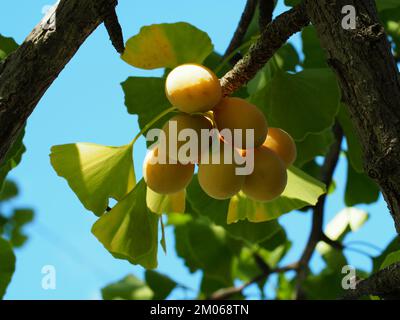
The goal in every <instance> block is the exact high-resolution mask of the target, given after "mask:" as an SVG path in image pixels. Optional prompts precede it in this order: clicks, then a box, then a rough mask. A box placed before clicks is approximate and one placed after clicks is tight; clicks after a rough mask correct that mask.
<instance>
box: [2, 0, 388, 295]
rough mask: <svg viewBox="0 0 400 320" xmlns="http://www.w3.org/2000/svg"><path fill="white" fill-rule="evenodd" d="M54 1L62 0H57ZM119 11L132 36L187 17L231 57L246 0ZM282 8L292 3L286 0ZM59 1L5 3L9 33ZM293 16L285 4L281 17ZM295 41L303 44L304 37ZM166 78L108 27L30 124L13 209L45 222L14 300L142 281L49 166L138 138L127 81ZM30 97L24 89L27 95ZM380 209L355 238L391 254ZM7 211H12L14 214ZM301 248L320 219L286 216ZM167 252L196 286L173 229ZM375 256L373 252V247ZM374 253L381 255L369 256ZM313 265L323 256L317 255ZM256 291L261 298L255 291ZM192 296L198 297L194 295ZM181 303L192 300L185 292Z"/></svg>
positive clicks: (22, 255)
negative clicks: (146, 67) (53, 275)
mask: <svg viewBox="0 0 400 320" xmlns="http://www.w3.org/2000/svg"><path fill="white" fill-rule="evenodd" d="M54 1H55V0H54ZM119 2H120V5H119V6H118V15H119V18H120V22H121V25H122V27H123V30H124V35H125V38H128V37H130V36H132V35H134V34H136V33H137V32H138V31H139V29H140V27H141V26H143V25H149V24H153V23H162V22H177V21H186V22H190V23H191V24H193V25H195V26H196V27H198V28H200V29H202V30H204V31H206V32H207V33H208V34H209V35H210V37H211V39H212V40H213V42H214V45H215V47H216V49H217V50H218V51H220V52H221V51H223V50H224V49H225V48H226V46H227V44H228V41H229V39H230V36H231V35H232V33H233V31H234V29H235V27H236V24H237V21H238V19H239V17H240V14H241V11H242V9H243V5H244V2H245V1H243V0H221V1H215V0H214V1H211V0H204V1H182V0H170V1H164V0H147V1H130V0H120V1H119ZM279 2H280V3H281V2H283V1H279ZM50 4H52V1H51V0H13V1H7V2H4V3H3V4H2V6H1V7H2V10H1V13H0V33H2V34H3V35H5V36H12V37H14V38H15V39H16V40H17V42H19V43H21V42H22V41H23V39H24V38H25V37H26V36H27V35H28V33H29V32H30V31H31V29H32V28H33V27H34V26H35V25H36V24H37V23H38V21H39V20H40V19H41V17H42V9H43V7H44V6H46V5H50ZM282 10H284V7H283V6H282V5H279V8H278V10H277V12H280V11H282ZM221 13H224V14H221ZM293 42H294V44H298V41H296V39H294V40H293ZM132 75H135V76H144V75H146V76H149V75H150V76H151V75H159V71H146V72H144V71H141V70H138V69H135V68H132V67H131V66H129V65H127V64H125V63H124V62H123V61H122V60H121V59H120V58H119V56H118V55H117V54H116V53H115V51H114V49H113V48H112V46H111V44H110V42H109V40H108V35H107V33H106V31H105V29H104V27H103V26H100V27H99V28H98V29H97V30H96V31H95V32H94V34H93V35H92V36H91V37H90V38H89V39H88V40H87V41H86V42H85V44H84V45H83V46H82V48H81V49H80V50H79V52H78V53H77V54H76V56H75V57H74V58H73V59H72V61H71V62H70V63H69V64H68V65H67V66H66V68H65V70H64V71H63V72H62V73H61V75H60V76H59V78H58V79H57V80H56V81H55V82H54V84H53V85H52V86H51V88H50V89H49V90H48V92H47V93H46V94H45V96H44V97H43V99H42V100H41V101H40V103H39V105H38V107H37V108H36V110H35V111H34V113H33V115H32V116H31V117H30V119H29V121H28V125H27V130H26V136H25V140H24V141H25V144H26V145H27V149H28V150H27V152H26V154H25V155H24V158H23V162H22V164H21V165H20V166H19V167H17V168H16V169H15V170H14V171H13V172H12V173H11V175H10V178H11V179H13V180H15V181H16V182H17V183H18V185H19V187H20V190H21V195H20V197H18V198H17V199H16V200H14V201H13V202H12V203H11V204H10V207H13V206H22V207H25V206H28V207H33V208H34V209H35V213H36V218H35V221H34V223H33V224H32V225H30V226H29V227H28V228H27V230H26V231H27V233H28V234H29V242H28V243H27V244H26V245H25V247H23V248H22V249H20V250H18V251H17V270H16V273H15V274H14V278H13V281H12V283H11V285H10V287H9V289H8V292H7V294H6V296H5V298H6V299H97V298H99V297H100V288H101V287H103V286H105V285H106V284H108V283H110V282H113V281H116V280H119V279H120V278H122V277H124V276H125V275H126V274H128V273H133V274H135V275H137V276H142V274H143V269H142V268H140V267H137V266H132V265H130V264H129V263H127V262H125V261H121V260H116V259H114V258H113V257H112V256H111V255H110V254H109V253H108V252H107V251H106V250H105V249H104V248H103V246H102V245H101V244H100V243H99V242H98V241H97V240H96V239H95V237H94V236H93V235H92V234H91V232H90V229H91V226H92V224H93V223H94V222H95V220H96V217H95V216H94V215H93V214H92V213H90V212H87V211H86V210H85V209H84V208H83V206H82V205H81V204H80V202H79V201H78V199H77V198H76V196H75V195H74V194H73V192H72V191H71V190H70V189H69V187H68V186H67V183H66V182H65V180H63V179H60V178H59V177H57V175H56V174H55V172H54V171H53V169H52V168H51V166H50V162H49V157H48V154H49V151H50V148H51V146H53V145H57V144H64V143H70V142H94V143H99V144H104V145H122V144H125V143H127V142H129V141H130V140H131V139H132V137H133V136H134V135H135V134H136V133H137V132H138V126H137V121H136V120H137V119H136V117H135V116H132V115H128V114H127V112H126V110H125V107H124V97H123V92H122V89H121V86H120V83H121V82H122V81H124V80H125V79H126V78H127V77H128V76H132ZM22 94H23V93H22ZM144 154H145V147H144V143H143V141H141V142H140V144H138V145H137V146H136V147H135V166H136V168H137V169H136V171H137V173H138V175H139V173H140V170H139V169H140V168H141V162H142V159H143V157H144ZM345 176H346V165H345V161H343V160H342V161H340V164H339V167H338V170H337V173H336V175H335V179H336V180H337V181H340V182H343V181H345ZM343 192H344V190H343V186H342V183H341V184H339V187H338V188H337V190H336V192H335V194H334V195H333V196H332V197H330V198H329V200H328V204H327V218H326V221H329V220H330V219H331V218H332V217H333V216H334V215H335V214H336V213H337V212H339V211H340V210H341V209H343V208H344V203H343V200H342V199H343ZM360 208H362V209H366V210H367V211H368V212H370V213H371V218H370V220H369V221H368V222H367V223H366V225H365V227H363V228H362V229H361V230H360V231H359V232H357V233H356V234H354V235H352V236H350V237H349V241H350V240H351V239H357V240H365V241H369V242H372V243H374V244H376V245H377V246H379V247H381V248H384V247H385V246H386V244H387V243H388V242H389V241H390V240H391V239H392V238H393V237H394V235H395V231H394V227H393V222H392V220H391V218H390V215H389V213H388V210H387V208H386V205H385V203H384V201H383V200H382V199H380V201H379V202H377V203H376V204H374V205H372V206H368V207H367V206H360ZM5 209H7V208H5ZM281 222H282V223H283V224H284V225H285V227H286V228H287V230H288V234H289V238H290V239H291V240H292V241H293V247H292V250H291V252H290V253H289V255H288V257H287V258H286V259H285V261H284V262H293V261H295V260H296V259H297V258H298V256H299V254H300V252H301V250H302V248H303V247H304V244H305V242H306V240H307V237H308V234H309V230H310V225H311V215H310V214H304V213H297V212H295V213H291V214H289V215H286V216H284V217H283V218H281ZM167 236H168V238H167V243H168V247H169V250H168V255H167V256H165V255H164V254H163V253H160V254H159V269H158V270H159V271H160V272H163V273H166V274H168V275H170V276H171V277H172V278H174V279H176V280H178V281H179V282H180V283H185V284H186V285H187V286H189V287H191V288H194V289H195V288H197V287H198V284H199V280H200V278H201V274H200V273H195V274H190V273H189V272H188V271H187V270H186V268H185V267H184V264H183V261H182V260H181V259H179V258H178V257H177V256H176V255H175V253H174V248H173V247H174V243H173V236H172V232H171V230H169V229H168V230H167ZM366 251H368V249H366ZM370 252H371V253H373V251H370ZM348 258H349V260H350V263H352V264H353V265H355V266H359V267H363V269H367V270H369V269H370V267H371V264H370V260H369V259H368V258H366V257H364V256H362V255H360V254H357V253H351V254H349V255H348ZM45 265H53V266H54V267H55V268H56V271H57V288H56V290H43V289H42V287H41V280H42V276H43V275H42V274H41V269H42V267H43V266H45ZM312 265H313V267H314V268H316V269H318V268H320V267H321V260H320V258H319V257H318V256H317V255H314V258H313V260H312ZM249 290H250V291H249V292H250V293H252V292H254V290H252V289H251V288H250V289H249ZM188 296H189V297H193V296H194V295H193V293H190V292H189V293H188ZM171 297H172V298H179V297H182V298H184V297H185V293H184V292H182V291H179V290H176V291H175V292H173V294H172V296H171Z"/></svg>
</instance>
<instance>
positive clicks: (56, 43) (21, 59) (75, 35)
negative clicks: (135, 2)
mask: <svg viewBox="0 0 400 320" xmlns="http://www.w3.org/2000/svg"><path fill="white" fill-rule="evenodd" d="M116 5H117V0H61V1H60V2H59V4H58V5H57V6H55V7H54V8H53V9H52V10H51V11H50V12H49V13H48V14H47V15H46V17H45V18H44V19H43V20H42V21H41V22H40V23H39V24H38V25H37V26H36V27H35V28H34V29H33V31H32V32H31V34H30V35H28V37H27V38H26V40H25V41H24V43H23V44H22V45H21V46H20V47H19V48H18V49H17V50H16V51H15V52H13V53H12V54H11V55H10V56H9V57H7V59H6V60H4V61H3V63H1V65H0V163H1V162H2V161H3V160H4V157H5V154H6V153H7V151H8V150H9V148H10V146H11V145H12V144H13V143H14V141H15V139H16V137H17V136H18V134H19V132H20V130H21V129H22V128H23V127H24V125H25V123H26V120H27V119H28V117H29V115H30V114H31V113H32V111H33V110H34V108H35V107H36V105H37V103H38V102H39V100H40V99H41V97H42V96H43V94H44V93H45V92H46V90H47V89H48V88H49V86H50V85H51V84H52V83H53V81H54V80H55V79H56V78H57V76H58V75H59V73H60V72H61V70H62V69H63V68H64V67H65V65H66V64H67V63H68V62H69V61H70V59H71V58H72V57H73V56H74V54H75V53H76V51H77V50H78V48H79V47H80V46H81V45H82V43H83V42H84V41H85V40H86V38H87V37H88V36H89V35H90V34H91V33H92V32H93V31H94V30H95V29H96V28H97V27H98V26H99V25H100V24H101V23H102V22H103V21H104V19H105V18H106V17H109V16H110V12H112V11H113V10H114V8H115V6H116ZM119 45H120V44H119ZM119 49H121V48H119Z"/></svg>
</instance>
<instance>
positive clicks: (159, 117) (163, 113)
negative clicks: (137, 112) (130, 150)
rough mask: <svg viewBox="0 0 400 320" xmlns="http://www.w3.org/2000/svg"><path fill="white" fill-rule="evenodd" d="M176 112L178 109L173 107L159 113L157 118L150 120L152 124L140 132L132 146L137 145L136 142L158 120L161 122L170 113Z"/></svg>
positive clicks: (148, 124)
mask: <svg viewBox="0 0 400 320" xmlns="http://www.w3.org/2000/svg"><path fill="white" fill-rule="evenodd" d="M175 110H176V107H171V108H168V109H166V110H164V111H163V112H161V113H159V114H158V115H157V116H155V117H154V118H153V119H151V120H150V122H148V123H147V124H146V125H145V126H144V127H143V129H142V130H140V132H139V133H138V134H137V135H136V136H135V138H134V139H133V140H132V142H131V144H132V145H133V144H135V142H136V141H137V140H138V139H139V138H140V136H141V135H142V134H144V133H145V132H146V131H147V130H149V129H150V128H151V127H152V126H153V125H154V124H155V123H156V122H157V121H158V120H160V119H161V118H162V117H164V116H165V115H167V114H168V113H170V112H173V111H175Z"/></svg>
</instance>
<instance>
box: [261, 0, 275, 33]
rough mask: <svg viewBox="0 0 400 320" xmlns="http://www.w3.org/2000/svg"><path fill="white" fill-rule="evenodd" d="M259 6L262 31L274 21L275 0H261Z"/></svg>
mask: <svg viewBox="0 0 400 320" xmlns="http://www.w3.org/2000/svg"><path fill="white" fill-rule="evenodd" d="M258 7H259V9H260V16H259V19H258V20H259V21H258V24H259V26H260V32H262V31H263V30H264V29H265V28H266V27H267V26H268V24H269V23H270V22H271V21H272V17H273V13H274V9H275V0H259V3H258Z"/></svg>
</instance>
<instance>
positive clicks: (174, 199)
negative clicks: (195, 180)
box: [146, 188, 186, 214]
mask: <svg viewBox="0 0 400 320" xmlns="http://www.w3.org/2000/svg"><path fill="white" fill-rule="evenodd" d="M185 200H186V191H185V190H182V191H179V192H177V193H174V194H170V195H164V194H159V193H157V192H154V191H153V190H151V189H150V188H147V194H146V203H147V207H148V208H149V209H150V211H152V212H154V213H157V214H163V213H184V212H185Z"/></svg>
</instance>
